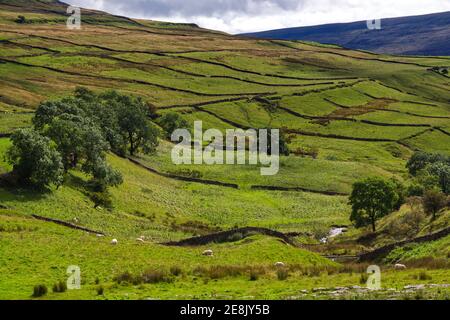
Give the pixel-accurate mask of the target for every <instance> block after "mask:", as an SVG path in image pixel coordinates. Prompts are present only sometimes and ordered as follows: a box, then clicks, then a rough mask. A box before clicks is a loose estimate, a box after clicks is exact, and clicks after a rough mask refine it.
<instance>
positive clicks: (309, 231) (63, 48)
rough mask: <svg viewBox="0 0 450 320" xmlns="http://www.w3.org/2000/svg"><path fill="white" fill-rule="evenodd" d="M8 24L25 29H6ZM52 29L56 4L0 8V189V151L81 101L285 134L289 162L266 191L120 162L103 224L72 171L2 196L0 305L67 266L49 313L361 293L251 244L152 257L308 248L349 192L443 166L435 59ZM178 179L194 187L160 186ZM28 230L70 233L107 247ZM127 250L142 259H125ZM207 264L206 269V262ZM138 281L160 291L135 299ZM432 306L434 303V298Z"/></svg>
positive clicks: (403, 279) (325, 264) (89, 21)
mask: <svg viewBox="0 0 450 320" xmlns="http://www.w3.org/2000/svg"><path fill="white" fill-rule="evenodd" d="M19 15H21V16H24V17H25V23H18V22H16V20H17V17H18V16H19ZM66 19H67V16H66V15H65V5H64V4H62V3H60V2H57V1H9V0H8V1H5V0H0V173H3V172H7V171H9V170H11V167H10V165H9V164H7V163H6V162H5V160H4V157H3V155H4V154H5V152H6V150H7V148H8V146H9V145H10V141H9V139H8V136H9V135H10V134H11V133H12V132H13V131H14V130H15V129H17V128H22V127H27V126H30V120H31V118H32V116H33V112H34V110H35V109H36V107H37V106H38V104H39V103H40V102H42V101H46V100H49V99H50V100H51V99H59V98H61V97H64V96H67V95H69V94H71V93H72V92H73V90H74V89H75V88H76V87H77V86H85V87H88V88H90V89H92V90H94V91H96V92H103V91H105V90H109V89H116V90H119V91H120V92H122V93H126V94H132V95H139V96H141V97H143V99H144V100H146V101H147V102H149V103H151V104H153V105H154V106H155V107H156V109H157V113H158V114H159V115H163V114H165V113H167V112H177V113H179V114H180V115H182V117H184V119H186V120H187V121H188V122H189V123H190V124H192V123H193V122H194V121H196V120H202V121H203V127H204V129H205V130H206V129H208V128H217V129H221V130H224V129H227V128H236V127H238V128H250V127H252V128H267V127H272V128H281V127H284V129H285V131H286V132H287V134H288V138H289V139H287V140H288V144H289V147H290V149H291V150H293V154H292V155H290V156H283V157H281V168H280V173H279V174H278V175H276V176H273V177H262V176H260V170H259V169H260V168H259V167H258V166H240V165H236V166H199V165H197V166H175V165H173V163H172V162H171V160H170V151H171V148H172V144H171V143H170V142H168V141H161V144H160V146H159V148H158V150H157V153H156V154H155V155H149V156H142V155H138V156H136V157H135V158H134V159H131V160H132V161H129V160H126V159H122V158H119V157H116V156H114V155H110V156H109V158H108V161H109V163H110V164H111V165H112V166H113V167H114V168H117V169H119V170H120V171H121V172H122V173H123V175H124V184H123V185H122V186H120V187H118V188H114V189H112V191H111V193H112V198H113V199H112V200H113V204H114V208H113V209H111V210H106V209H101V208H94V204H93V202H92V201H91V199H90V198H89V196H88V195H86V194H85V192H83V188H82V186H83V184H84V183H85V182H86V179H87V178H86V176H84V175H83V174H81V173H80V172H78V171H73V172H70V173H69V174H68V176H67V178H66V180H67V182H66V183H65V185H64V186H63V187H62V188H59V189H52V190H51V191H50V192H48V193H36V192H33V191H30V190H24V189H11V188H6V187H2V186H0V298H8V299H9V298H20V299H26V298H29V297H30V295H31V293H32V290H33V286H34V285H37V284H41V283H42V284H45V285H47V286H48V287H51V286H52V285H53V284H55V283H56V282H57V281H60V280H65V279H66V269H67V267H68V266H69V265H78V266H80V268H81V270H82V275H83V284H82V290H79V291H78V290H75V291H68V292H66V293H62V294H58V293H49V295H48V296H47V298H50V299H57V298H63V299H71V298H72V299H103V298H107V299H127V298H175V299H183V298H205V299H220V298H222V299H226V298H243V297H249V296H250V297H255V298H261V299H266V298H288V297H292V296H294V297H296V296H297V295H298V291H299V289H298V288H305V289H307V290H309V293H308V296H307V297H309V298H320V297H318V296H317V295H315V293H313V292H312V291H311V290H312V289H313V288H315V287H332V286H333V287H334V286H353V285H359V284H360V274H359V272H364V271H365V270H364V266H358V267H357V268H356V269H351V268H350V267H348V268H350V269H351V270H350V271H357V272H356V273H355V272H354V273H352V272H349V269H348V268H347V269H346V268H343V267H342V266H339V265H338V264H337V263H335V262H333V261H330V260H328V259H326V258H324V257H322V256H320V255H319V254H318V253H314V252H309V251H307V250H304V249H302V248H298V247H296V246H292V245H288V244H286V243H285V242H283V241H282V240H280V239H276V238H271V237H267V236H265V235H250V236H249V237H246V236H244V235H242V234H236V235H234V236H233V237H231V238H230V239H229V241H226V242H225V243H212V244H210V245H209V246H200V247H191V248H185V247H183V248H176V247H175V248H174V247H167V246H164V245H162V244H161V243H165V242H168V241H176V240H181V239H184V238H190V237H192V236H194V235H205V234H210V233H214V232H217V231H220V230H228V229H231V228H235V227H246V226H252V227H264V228H269V229H273V230H276V231H279V232H283V233H286V234H288V235H296V236H297V240H298V241H299V243H298V244H299V245H301V244H302V243H304V242H307V243H313V244H318V243H319V242H318V240H319V239H320V238H322V237H323V236H324V235H326V234H327V233H328V231H329V229H330V228H331V227H332V226H333V225H349V224H350V221H349V213H350V208H349V206H348V197H347V195H348V193H349V192H350V190H351V185H352V183H353V182H355V181H356V180H359V179H361V178H363V177H368V176H385V177H391V176H395V177H397V178H398V179H400V180H401V179H403V178H404V177H405V174H406V169H405V163H406V161H407V159H408V158H409V157H410V155H411V154H412V153H413V152H414V151H415V150H425V151H433V152H434V151H439V152H441V153H446V154H450V104H449V102H450V91H449V89H450V85H449V78H448V75H446V74H445V73H444V72H442V71H443V70H444V69H446V68H448V65H449V64H450V58H448V57H428V58H421V57H398V56H388V55H376V54H372V53H367V52H360V51H351V50H346V49H342V48H337V47H333V46H326V45H319V44H310V43H303V42H298V41H273V40H255V39H246V38H241V37H234V36H230V35H227V34H224V33H220V32H216V31H211V30H204V29H201V28H198V27H196V26H195V25H186V24H170V23H163V22H158V21H143V20H131V19H128V18H125V17H117V16H112V15H109V14H107V13H103V12H98V11H91V10H83V11H82V29H81V30H68V29H67V28H66V25H65V21H66ZM192 172H194V173H195V176H197V177H200V180H197V181H196V182H192V181H191V182H189V181H186V180H187V179H184V180H181V179H176V178H174V177H178V178H179V177H180V176H183V175H184V177H185V178H186V177H187V178H190V177H191V176H190V175H189V173H192ZM202 180H207V181H214V182H216V184H215V185H211V184H205V183H204V181H202ZM230 184H232V185H233V187H230ZM35 215H37V216H40V217H43V218H51V219H55V220H59V221H63V222H66V223H72V222H73V221H74V218H76V219H75V221H77V223H78V226H80V227H84V228H88V229H90V230H96V231H98V232H102V233H105V234H106V237H97V236H96V235H95V234H88V233H85V232H83V231H80V230H76V229H73V228H70V227H67V224H66V226H61V225H57V224H54V223H52V222H51V221H44V220H38V219H36V218H34V217H35ZM141 236H144V237H145V239H146V241H145V243H142V242H137V241H136V238H137V237H141ZM113 238H116V239H118V240H119V245H118V246H111V245H110V241H111V239H113ZM209 248H212V249H213V250H214V253H215V254H214V257H204V256H202V255H201V253H202V251H203V250H205V249H209ZM277 261H283V262H285V263H286V264H287V265H288V271H289V274H290V276H289V278H288V279H287V281H280V280H279V277H280V275H279V273H277V269H276V268H275V267H274V266H273V265H274V263H275V262H277ZM180 269H181V271H180ZM11 270H13V271H11ZM127 271H129V272H130V273H131V274H132V275H133V276H130V274H128V273H127ZM417 272H418V271H417V270H408V271H406V272H405V273H401V275H400V276H399V274H398V273H396V272H394V271H392V270H387V271H386V274H385V275H383V278H385V279H387V280H386V281H387V283H388V285H389V286H390V287H395V288H396V289H399V290H401V289H402V288H403V286H404V285H408V284H411V283H413V284H415V283H420V280H417V279H416V280H414V279H413V277H412V276H413V275H415V274H416V273H417ZM143 273H144V274H147V275H149V278H152V279H155V277H156V279H159V280H157V281H156V280H155V281H156V282H157V283H139V285H133V282H134V281H135V280H136V279H137V278H135V277H137V276H138V275H142V274H143ZM430 274H432V276H433V281H434V282H435V283H437V284H442V283H445V282H446V281H447V279H448V276H447V273H446V272H445V271H442V270H435V271H430ZM281 278H282V274H281ZM118 279H126V280H127V281H128V282H131V284H130V283H128V284H127V281H125V280H124V281H122V282H121V281H118ZM249 279H252V280H255V279H256V281H249ZM281 280H282V279H281ZM99 285H102V286H103V287H104V289H105V292H104V293H103V294H97V293H98V292H99V291H97V289H99ZM436 288H437V287H435V289H433V290H435V291H432V292H431V293H430V294H432V295H433V296H439V295H445V294H446V291H445V290H444V289H443V290H442V291H439V293H438V292H437V289H436ZM386 294H387V293H386ZM405 294H411V293H405ZM368 295H369V296H370V294H368ZM299 298H301V297H299ZM323 298H330V297H328V296H326V297H323Z"/></svg>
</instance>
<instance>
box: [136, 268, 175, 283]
mask: <svg viewBox="0 0 450 320" xmlns="http://www.w3.org/2000/svg"><path fill="white" fill-rule="evenodd" d="M141 279H142V282H144V283H159V282H170V278H169V277H168V276H167V275H166V273H165V272H163V271H160V270H147V271H145V272H144V273H143V274H142V275H141Z"/></svg>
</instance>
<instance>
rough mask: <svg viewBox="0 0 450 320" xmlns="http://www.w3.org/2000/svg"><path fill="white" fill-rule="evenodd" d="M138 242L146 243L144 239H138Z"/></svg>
mask: <svg viewBox="0 0 450 320" xmlns="http://www.w3.org/2000/svg"><path fill="white" fill-rule="evenodd" d="M136 241H137V242H141V243H144V242H145V241H144V239H142V238H136Z"/></svg>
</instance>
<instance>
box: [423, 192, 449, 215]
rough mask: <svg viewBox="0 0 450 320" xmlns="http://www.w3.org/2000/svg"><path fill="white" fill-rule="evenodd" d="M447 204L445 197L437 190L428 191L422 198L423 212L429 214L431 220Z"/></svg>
mask: <svg viewBox="0 0 450 320" xmlns="http://www.w3.org/2000/svg"><path fill="white" fill-rule="evenodd" d="M446 204H447V197H446V196H445V194H443V193H442V192H440V191H438V190H428V191H426V192H425V195H424V197H423V207H424V209H425V212H426V213H428V214H431V215H432V216H433V219H434V218H436V214H437V213H438V212H439V211H440V210H441V209H443V208H445V206H446Z"/></svg>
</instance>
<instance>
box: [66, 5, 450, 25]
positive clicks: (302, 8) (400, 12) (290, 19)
mask: <svg viewBox="0 0 450 320" xmlns="http://www.w3.org/2000/svg"><path fill="white" fill-rule="evenodd" d="M67 2H69V3H70V4H72V5H77V6H81V7H85V8H92V9H99V10H103V11H107V12H110V13H114V14H120V15H124V16H129V17H134V18H146V19H154V20H163V21H172V22H192V23H197V24H199V25H200V26H202V27H205V28H209V29H215V30H222V31H226V32H229V33H241V32H253V31H262V30H270V29H278V28H288V27H298V26H310V25H318V24H325V23H335V22H352V21H360V20H367V19H375V18H390V17H400V16H409V15H420V14H427V13H434V12H442V11H450V0H366V1H360V0H127V1H123V0H108V1H104V0H67Z"/></svg>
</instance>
